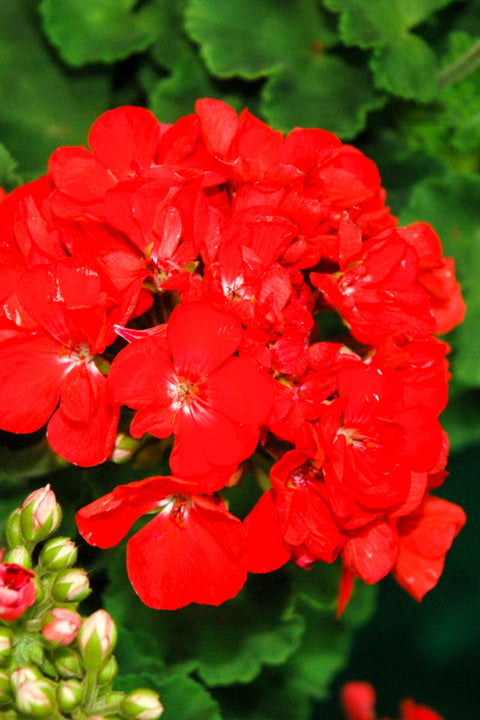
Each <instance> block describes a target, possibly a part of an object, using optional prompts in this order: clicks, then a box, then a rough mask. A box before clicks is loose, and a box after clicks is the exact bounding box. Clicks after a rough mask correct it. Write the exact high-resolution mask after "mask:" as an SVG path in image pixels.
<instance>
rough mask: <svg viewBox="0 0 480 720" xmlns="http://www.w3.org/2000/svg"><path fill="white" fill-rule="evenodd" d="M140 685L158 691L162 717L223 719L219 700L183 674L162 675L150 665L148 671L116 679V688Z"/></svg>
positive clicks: (195, 719)
mask: <svg viewBox="0 0 480 720" xmlns="http://www.w3.org/2000/svg"><path fill="white" fill-rule="evenodd" d="M120 669H121V668H120ZM139 687H148V688H152V690H155V691H156V692H158V694H159V696H160V701H161V703H162V705H163V707H164V712H163V714H162V720H179V718H181V719H182V720H222V716H221V715H220V708H219V707H218V703H217V702H216V701H215V700H214V699H213V698H212V697H211V695H210V694H209V693H208V691H207V690H206V689H205V688H204V687H203V685H200V683H198V682H196V681H195V680H193V679H192V678H189V677H187V676H185V675H171V676H170V677H167V678H165V677H162V675H159V674H158V673H157V672H154V668H152V669H151V672H139V673H134V674H132V675H128V674H127V675H124V674H122V675H120V677H119V678H118V679H117V680H116V681H115V689H118V690H123V691H126V692H130V691H132V690H135V689H136V688H139Z"/></svg>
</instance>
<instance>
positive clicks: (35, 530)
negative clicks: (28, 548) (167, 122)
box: [20, 485, 62, 542]
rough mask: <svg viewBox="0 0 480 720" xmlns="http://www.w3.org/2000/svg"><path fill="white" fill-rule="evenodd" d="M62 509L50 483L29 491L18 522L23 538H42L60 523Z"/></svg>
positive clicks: (33, 540) (36, 539) (34, 540)
mask: <svg viewBox="0 0 480 720" xmlns="http://www.w3.org/2000/svg"><path fill="white" fill-rule="evenodd" d="M61 519H62V511H61V508H60V505H59V504H58V503H57V500H56V498H55V493H54V492H53V490H51V489H50V485H46V486H45V487H44V488H40V489H39V490H35V491H34V492H33V493H31V494H30V495H29V496H28V497H27V499H26V500H25V502H24V503H23V505H22V507H21V514H20V524H21V527H22V534H23V537H24V538H25V540H28V541H30V542H38V541H39V540H43V539H44V538H46V537H47V536H48V535H50V534H51V533H52V532H54V531H55V530H56V529H57V527H58V526H59V525H60V522H61Z"/></svg>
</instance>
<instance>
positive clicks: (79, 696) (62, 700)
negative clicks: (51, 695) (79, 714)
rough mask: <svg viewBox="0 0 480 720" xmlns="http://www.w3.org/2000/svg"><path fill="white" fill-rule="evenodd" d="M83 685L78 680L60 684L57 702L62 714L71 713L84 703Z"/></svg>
mask: <svg viewBox="0 0 480 720" xmlns="http://www.w3.org/2000/svg"><path fill="white" fill-rule="evenodd" d="M83 697H84V693H83V685H82V683H80V682H78V680H65V681H63V682H60V683H59V685H58V689H57V701H58V707H59V709H60V712H62V713H70V711H71V710H74V709H75V708H76V707H78V706H79V705H80V703H81V702H82V701H83Z"/></svg>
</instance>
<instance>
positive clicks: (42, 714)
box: [15, 678, 57, 718]
mask: <svg viewBox="0 0 480 720" xmlns="http://www.w3.org/2000/svg"><path fill="white" fill-rule="evenodd" d="M15 705H16V707H17V709H18V711H19V712H20V713H21V714H22V715H26V716H27V717H28V718H49V717H51V715H52V713H53V711H54V710H55V708H56V705H57V703H56V698H55V686H54V685H53V684H52V683H50V682H49V681H48V680H45V678H44V679H42V680H26V681H25V682H24V683H22V684H21V685H20V687H19V688H18V690H17V693H16V697H15Z"/></svg>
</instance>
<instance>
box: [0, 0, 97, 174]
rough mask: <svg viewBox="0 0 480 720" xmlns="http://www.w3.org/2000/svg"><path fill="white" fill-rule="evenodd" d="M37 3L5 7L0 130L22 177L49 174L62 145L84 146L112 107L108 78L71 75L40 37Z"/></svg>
mask: <svg viewBox="0 0 480 720" xmlns="http://www.w3.org/2000/svg"><path fill="white" fill-rule="evenodd" d="M36 8H37V5H36V3H35V2H32V0H24V1H23V2H17V0H3V1H2V2H1V3H0V67H1V68H2V72H1V73H0V130H1V138H2V142H3V143H4V144H5V146H6V147H7V148H8V150H9V152H11V153H12V155H13V156H14V157H15V158H16V159H17V161H18V164H19V169H20V172H21V173H22V175H24V174H25V173H29V174H31V175H34V176H35V175H39V174H41V173H43V172H45V170H46V163H47V159H48V156H49V155H50V154H51V153H52V152H53V151H54V150H55V148H57V147H58V146H60V145H75V144H83V143H85V141H86V138H87V134H88V130H89V128H90V126H91V125H92V123H93V122H94V121H95V120H96V118H97V117H98V115H100V113H101V112H103V111H104V110H106V109H107V107H108V105H109V87H110V79H109V75H108V74H106V73H103V74H102V73H100V72H99V71H96V72H95V73H93V72H92V73H90V72H83V73H82V75H81V76H80V75H76V74H72V73H69V72H66V71H65V69H64V68H63V67H61V66H60V64H59V63H58V62H57V61H56V60H55V58H54V57H53V56H52V53H51V51H50V49H49V48H48V47H47V46H46V44H45V41H44V38H43V37H42V35H41V33H40V28H39V22H38V16H37V13H36Z"/></svg>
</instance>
